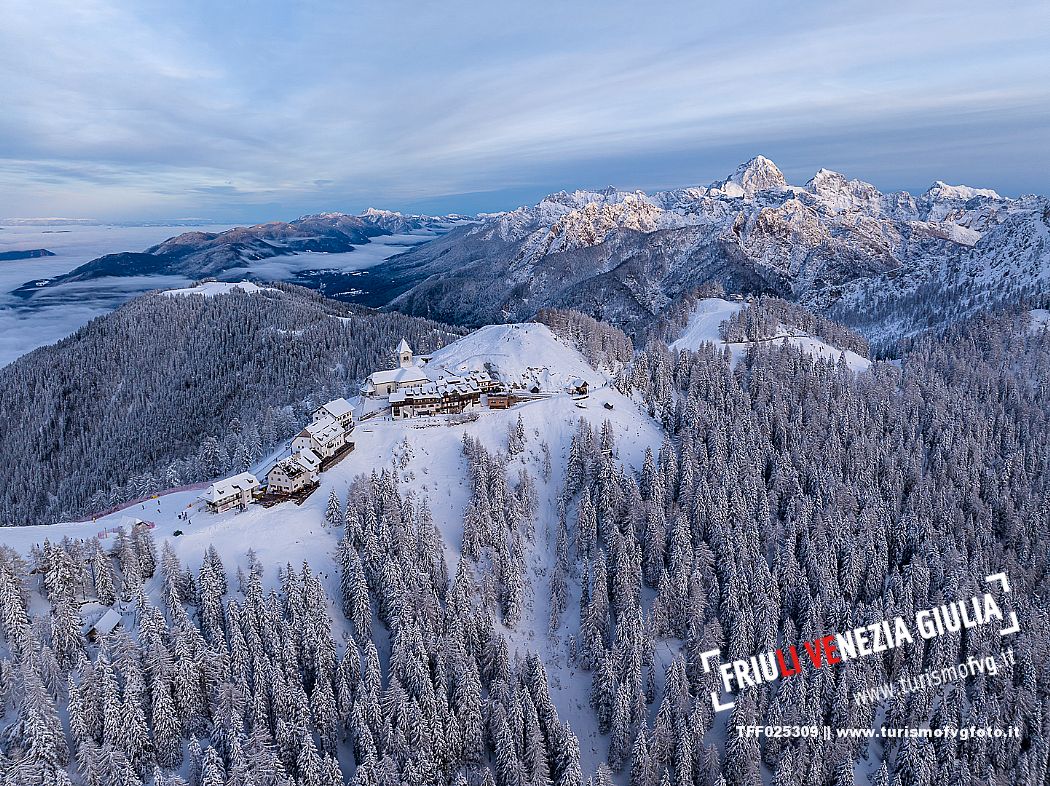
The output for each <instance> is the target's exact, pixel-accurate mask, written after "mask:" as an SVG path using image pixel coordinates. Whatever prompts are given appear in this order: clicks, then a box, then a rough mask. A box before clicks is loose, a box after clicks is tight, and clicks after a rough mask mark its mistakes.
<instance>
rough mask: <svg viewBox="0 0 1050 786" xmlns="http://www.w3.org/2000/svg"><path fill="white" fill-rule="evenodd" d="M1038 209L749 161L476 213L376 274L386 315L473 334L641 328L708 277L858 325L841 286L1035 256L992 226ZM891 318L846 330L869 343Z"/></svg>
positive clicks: (930, 279) (1049, 206) (900, 281)
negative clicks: (552, 325)
mask: <svg viewBox="0 0 1050 786" xmlns="http://www.w3.org/2000/svg"><path fill="white" fill-rule="evenodd" d="M1048 211H1050V202H1048V201H1047V200H1046V199H1045V198H1043V197H1022V198H1017V199H1011V198H1006V197H1003V196H1001V195H999V194H998V193H997V192H995V191H993V190H991V189H982V188H970V187H964V186H948V185H945V184H943V183H939V184H935V185H934V186H933V187H931V188H930V189H928V190H927V191H926V192H924V193H922V194H919V195H912V194H910V193H908V192H904V191H901V192H892V193H882V192H880V191H879V189H878V188H876V187H875V186H874V185H873V184H871V183H868V182H865V181H864V180H860V179H856V178H848V177H846V176H845V175H843V174H841V173H838V172H835V171H832V170H830V169H820V170H818V171H817V172H816V173H815V174H814V175H813V177H811V178H810V179H809V180H808V181H807V182H806V184H805V185H804V186H798V185H792V184H790V183H788V182H787V180H786V178H784V176H783V173H782V172H781V171H780V169H779V168H777V166H776V165H775V164H774V163H773V162H772V161H770V160H769V159H767V158H764V157H761V156H758V157H756V158H754V159H752V160H751V161H748V162H746V163H745V164H742V165H741V166H740V167H738V168H737V169H736V171H734V172H733V173H732V174H730V175H729V176H728V177H726V178H724V179H723V180H720V181H717V182H715V183H713V184H711V185H710V186H707V187H702V186H693V187H688V188H679V189H672V190H668V191H658V192H655V193H651V194H647V193H644V192H641V191H621V190H618V189H616V188H612V187H609V188H604V189H600V190H577V191H559V192H557V193H554V194H551V195H549V196H547V197H545V198H544V199H542V200H540V201H539V202H538V203H537V204H535V205H532V206H527V207H519V208H517V209H516V210H512V211H509V212H505V213H498V214H491V215H482V216H479V220H478V223H477V224H475V225H473V226H469V227H464V228H461V229H459V230H454V231H452V232H451V233H449V234H448V235H446V236H445V237H442V238H438V239H436V240H434V241H431V242H429V243H427V244H426V245H423V246H420V247H419V248H416V249H412V250H411V251H409V252H408V253H406V254H403V255H401V256H399V257H391V258H390V259H389V260H387V261H386V262H385V263H383V264H382V265H380V266H378V267H377V268H376V270H375V271H374V275H375V279H374V280H376V281H382V282H391V290H389V292H390V295H389V296H390V297H391V298H392V299H391V300H390V301H388V302H390V303H391V304H392V305H393V307H395V308H397V309H398V310H401V311H404V312H406V313H411V314H418V315H421V316H427V317H431V318H438V319H441V320H443V321H446V322H451V323H455V324H465V325H471V326H477V325H482V324H490V323H493V322H510V321H522V320H526V319H529V318H530V317H531V316H532V315H533V314H535V313H536V312H537V311H538V310H539V309H541V308H544V307H554V308H577V309H579V308H581V305H583V306H584V308H585V310H589V311H590V313H594V314H600V316H601V318H602V319H604V320H606V321H610V322H612V323H613V324H616V325H617V326H619V327H625V328H627V330H628V332H632V331H643V332H644V331H645V330H646V329H647V327H648V326H649V325H651V323H652V320H653V317H659V316H660V315H661V314H662V313H663V312H664V310H665V309H666V308H667V307H668V306H669V305H670V304H672V303H674V302H675V300H676V299H677V298H679V297H680V296H682V295H685V294H687V293H690V292H693V291H696V289H697V288H699V287H700V286H702V285H704V284H706V283H709V282H718V283H720V284H721V285H722V286H723V287H725V288H726V289H727V290H729V291H740V292H751V293H756V294H773V295H775V296H777V297H781V298H784V299H786V300H792V301H798V302H802V303H803V304H805V305H806V306H807V308H810V309H811V310H815V311H817V312H819V313H830V309H831V308H832V307H834V306H841V309H840V312H839V317H838V319H839V321H843V320H846V321H849V322H850V324H865V320H866V319H868V315H867V314H866V313H864V305H863V301H862V300H861V299H859V298H856V297H854V294H853V291H852V290H853V289H854V288H858V289H863V290H865V291H867V288H875V289H876V290H877V291H876V292H875V293H874V294H875V296H876V297H880V298H881V297H883V296H893V295H894V293H898V292H900V293H901V294H902V296H903V297H910V296H911V294H910V293H913V291H914V288H915V287H916V286H925V285H929V286H933V287H938V288H941V289H951V288H953V287H956V286H959V285H961V284H962V283H963V282H964V280H965V279H964V278H962V277H964V276H965V275H966V273H965V272H960V271H965V270H968V269H975V268H976V269H980V268H981V267H983V266H982V265H979V264H974V263H973V262H972V260H973V259H974V258H975V257H977V256H979V257H981V258H988V257H989V256H996V255H998V254H1000V253H1006V254H1007V255H1013V254H1014V253H1015V252H1016V253H1017V254H1022V255H1025V256H1028V257H1031V256H1033V255H1032V254H1031V253H1030V251H1028V250H1026V248H1025V247H1023V246H1021V247H1019V248H1018V247H1016V246H1018V245H1020V243H1018V242H1015V241H1014V240H1012V239H1011V238H1009V237H1007V234H1009V233H1010V232H1012V231H1014V230H1004V228H1006V227H1009V226H1010V225H1012V224H1014V223H1019V224H1025V225H1029V224H1032V223H1033V222H1035V221H1038V220H1040V219H1039V217H1040V216H1042V215H1043V214H1045V213H1048ZM1017 231H1022V230H1017ZM1004 264H1005V263H1004ZM984 266H987V265H984ZM1020 275H1021V276H1022V277H1025V278H1024V280H1023V281H1017V282H1015V283H1016V284H1017V285H1018V286H1019V287H1024V286H1028V285H1030V284H1032V283H1034V282H1033V281H1032V280H1031V279H1030V278H1027V276H1029V275H1031V273H1030V272H1029V270H1028V269H1027V268H1026V269H1025V270H1023V271H1021V272H1020ZM1038 278H1039V276H1038V275H1037V276H1036V279H1038ZM874 282H878V283H877V287H876V286H875V285H874ZM982 286H989V287H993V286H994V285H992V284H984V283H982ZM592 303H593V304H595V305H590V304H592ZM598 304H600V305H598ZM847 310H848V311H849V313H846V311H847ZM868 313H870V312H868ZM897 316H898V315H897V314H891V315H886V316H880V322H881V323H882V324H880V325H877V326H876V325H871V326H868V325H866V324H865V326H864V327H858V328H857V329H858V330H862V331H869V332H870V334H871V335H872V336H875V335H876V334H878V335H882V334H884V333H885V332H886V331H888V330H889V329H890V328H891V326H892V325H894V324H897V322H896V321H895V320H896V318H897ZM925 323H926V326H927V327H929V326H930V324H932V323H930V322H929V321H928V320H925ZM897 337H898V338H899V337H900V336H897Z"/></svg>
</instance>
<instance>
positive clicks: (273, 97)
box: [0, 0, 1050, 220]
mask: <svg viewBox="0 0 1050 786" xmlns="http://www.w3.org/2000/svg"><path fill="white" fill-rule="evenodd" d="M709 5H710V4H701V3H695V2H665V3H660V4H631V7H627V4H615V3H607V2H591V0H584V1H583V2H576V3H553V2H534V3H529V4H517V3H515V4H506V3H481V2H475V1H474V0H466V1H464V2H452V3H444V4H420V3H408V2H404V1H403V0H389V2H386V3H375V4H358V3H344V2H304V3H295V4H289V3H284V2H260V1H259V0H256V2H252V3H224V2H219V3H205V2H202V1H201V0H190V1H188V2H182V3H165V2H158V1H157V0H136V2H119V1H116V0H94V2H90V1H87V0H80V1H79V2H76V3H73V2H55V0H33V1H32V2H30V0H9V4H8V6H9V7H8V10H7V13H6V14H5V24H4V25H3V27H2V28H0V68H2V69H3V73H5V75H7V78H5V79H4V81H3V84H2V85H0V106H2V107H3V111H2V112H0V216H26V215H73V216H87V217H96V218H106V219H155V218H160V217H182V216H191V215H192V216H206V217H211V218H215V219H221V220H252V219H262V218H268V217H290V216H294V215H297V214H300V213H304V212H310V211H314V210H321V209H347V210H355V209H360V208H363V207H366V206H368V205H369V204H379V205H383V206H391V207H398V208H405V209H428V210H442V209H445V210H449V209H460V210H471V211H473V210H479V209H498V208H504V207H508V206H512V205H513V204H516V203H518V202H521V201H532V200H534V199H535V198H536V197H538V196H540V195H542V194H543V193H546V192H548V191H551V190H554V189H557V188H563V187H576V186H600V185H604V184H607V183H609V182H613V183H615V184H617V185H620V186H623V187H641V188H654V187H665V186H673V185H687V184H696V183H707V182H709V181H711V180H713V179H715V178H716V177H721V176H723V175H724V174H725V173H726V172H727V171H728V170H731V169H732V167H733V166H734V165H735V164H736V163H737V162H738V161H739V160H742V159H745V158H747V157H750V156H751V155H753V154H755V153H759V152H761V153H763V154H765V155H767V156H770V157H772V158H773V159H774V160H776V161H777V162H778V163H779V164H781V165H782V166H783V168H784V169H785V171H786V173H787V174H788V175H789V177H790V178H791V179H794V180H799V181H804V180H805V179H806V178H808V176H809V175H810V174H812V172H813V171H814V170H815V169H816V168H818V167H820V166H828V167H832V168H836V169H840V170H842V171H845V172H846V173H847V174H850V175H852V176H857V177H862V178H864V179H867V180H870V181H872V182H874V183H876V185H879V186H880V187H882V188H912V189H917V188H924V187H925V186H926V185H927V184H928V183H929V182H931V181H932V180H933V179H935V178H941V179H945V180H955V181H966V182H970V183H971V184H974V185H982V186H983V185H986V186H989V187H994V188H996V189H998V190H1000V191H1002V192H1005V193H1018V192H1031V191H1044V190H1045V186H1046V183H1045V179H1044V175H1045V172H1047V171H1050V153H1048V152H1047V146H1046V144H1045V140H1046V139H1047V138H1048V137H1050V133H1048V132H1050V85H1048V83H1047V80H1046V74H1047V73H1050V54H1048V49H1050V48H1048V47H1047V46H1046V41H1047V40H1048V36H1047V34H1048V31H1050V6H1047V5H1046V3H1044V2H1028V3H1026V2H1020V3H1013V4H1010V5H1009V7H1008V8H1007V7H1004V6H1002V5H1001V4H1000V6H999V7H996V6H994V5H989V4H987V3H977V2H972V1H971V0H961V2H955V3H941V2H921V3H900V4H897V3H882V4H877V5H873V4H870V3H852V2H838V3H810V4H790V3H780V2H764V3H760V4H750V5H749V6H748V7H739V5H738V6H735V7H732V8H731V9H728V10H720V11H719V10H712V9H711V8H709V7H708V6H709Z"/></svg>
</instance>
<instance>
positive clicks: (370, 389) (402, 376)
mask: <svg viewBox="0 0 1050 786" xmlns="http://www.w3.org/2000/svg"><path fill="white" fill-rule="evenodd" d="M397 359H398V368H392V369H388V370H386V371H374V372H372V373H371V374H369V376H368V379H366V380H365V384H364V385H362V386H361V392H362V393H363V394H364V395H366V396H370V397H372V398H382V397H384V396H389V395H390V394H391V393H396V392H397V391H399V390H403V389H404V388H411V387H419V386H420V385H425V384H426V383H427V382H429V381H430V380H429V378H428V377H427V375H426V374H424V373H423V369H421V368H419V367H418V366H417V365H416V364H415V362H414V361H413V360H412V347H410V346H409V345H408V342H407V341H405V340H404V339H401V343H400V344H398V347H397Z"/></svg>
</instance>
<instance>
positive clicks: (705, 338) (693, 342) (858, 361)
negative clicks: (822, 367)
mask: <svg viewBox="0 0 1050 786" xmlns="http://www.w3.org/2000/svg"><path fill="white" fill-rule="evenodd" d="M743 307H744V304H743V303H733V302H730V301H728V300H723V299H721V298H713V297H712V298H704V299H703V300H700V301H699V302H698V303H697V304H696V308H695V309H694V310H693V313H692V314H690V316H689V322H688V324H687V325H686V327H685V330H683V331H682V335H681V336H680V337H679V338H678V339H676V340H675V341H673V342H672V343H671V344H670V349H672V350H685V349H689V350H696V349H697V348H698V347H700V345H701V344H714V345H715V346H716V347H717V348H718V349H719V350H721V349H725V348H728V349H729V351H730V352H731V353H732V354H733V359H734V360H740V358H742V357H743V356H744V355H745V354H746V353H747V351H748V349H750V348H751V347H753V346H754V345H755V344H757V343H763V344H767V343H775V342H781V341H786V342H787V343H788V344H791V345H792V346H795V347H798V348H799V349H801V350H802V351H803V352H805V353H806V354H809V355H812V356H814V357H819V358H821V359H823V360H832V361H838V359H839V358H840V357H844V358H845V360H846V365H848V366H849V367H850V368H851V369H852V370H853V371H866V370H867V369H868V367H869V366H870V365H871V361H870V360H868V359H867V358H865V357H862V356H861V355H858V354H857V353H856V352H854V351H852V350H849V349H846V350H843V349H840V348H839V347H834V346H832V345H831V344H828V343H827V342H826V341H823V340H821V339H819V338H817V337H815V336H810V335H807V334H806V333H804V332H802V331H800V330H797V329H795V328H789V327H785V326H783V325H781V326H780V329H779V330H777V331H776V332H775V333H774V334H772V335H770V336H769V337H767V338H764V339H762V341H761V342H757V341H729V342H727V341H724V340H723V339H722V336H721V335H720V333H719V327H720V326H721V325H722V323H723V322H725V321H726V320H727V319H729V318H730V317H731V316H733V314H736V313H737V312H738V311H740V309H742V308H743Z"/></svg>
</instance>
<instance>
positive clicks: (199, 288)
mask: <svg viewBox="0 0 1050 786" xmlns="http://www.w3.org/2000/svg"><path fill="white" fill-rule="evenodd" d="M234 290H240V291H241V292H245V293H247V294H249V295H254V294H255V293H257V292H275V291H276V290H275V289H272V288H271V287H260V286H259V285H258V284H253V283H252V282H250V281H205V282H204V283H202V284H197V285H196V286H193V287H186V288H185V289H169V290H168V291H166V292H162V293H161V294H162V295H167V296H168V297H185V296H188V295H202V296H203V297H214V296H215V295H228V294H230V293H231V292H233V291H234Z"/></svg>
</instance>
